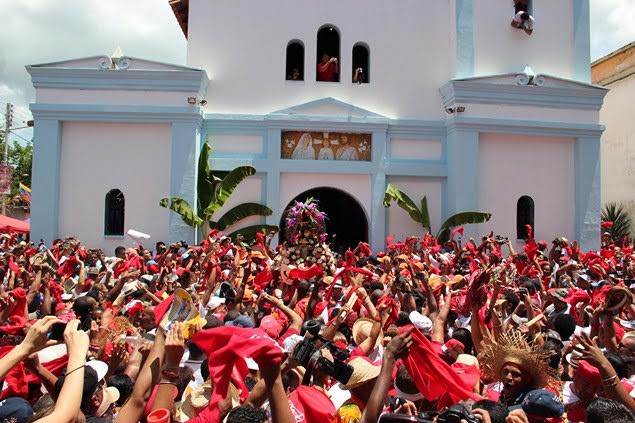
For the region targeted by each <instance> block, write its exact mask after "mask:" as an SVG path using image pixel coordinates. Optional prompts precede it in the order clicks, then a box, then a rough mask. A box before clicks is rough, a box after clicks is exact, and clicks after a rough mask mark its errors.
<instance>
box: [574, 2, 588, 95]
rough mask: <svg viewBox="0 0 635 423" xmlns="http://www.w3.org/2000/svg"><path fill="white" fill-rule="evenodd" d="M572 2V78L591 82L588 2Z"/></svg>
mask: <svg viewBox="0 0 635 423" xmlns="http://www.w3.org/2000/svg"><path fill="white" fill-rule="evenodd" d="M572 1H573V78H574V79H575V80H577V81H580V82H586V83H590V82H591V34H590V31H591V25H590V17H589V0H572Z"/></svg>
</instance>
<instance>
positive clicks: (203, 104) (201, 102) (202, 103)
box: [198, 100, 207, 107]
mask: <svg viewBox="0 0 635 423" xmlns="http://www.w3.org/2000/svg"><path fill="white" fill-rule="evenodd" d="M198 104H199V106H203V107H205V105H206V104H207V100H201V101H199V102H198Z"/></svg>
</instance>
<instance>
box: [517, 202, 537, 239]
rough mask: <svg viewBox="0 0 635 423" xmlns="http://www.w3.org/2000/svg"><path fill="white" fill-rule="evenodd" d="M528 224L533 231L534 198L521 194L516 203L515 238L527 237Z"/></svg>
mask: <svg viewBox="0 0 635 423" xmlns="http://www.w3.org/2000/svg"><path fill="white" fill-rule="evenodd" d="M525 225H530V226H531V228H532V230H534V231H535V226H534V199H533V198H531V197H529V196H527V195H523V196H522V197H520V198H519V199H518V203H517V204H516V238H517V239H527V227H526V226H525Z"/></svg>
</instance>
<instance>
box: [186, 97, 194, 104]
mask: <svg viewBox="0 0 635 423" xmlns="http://www.w3.org/2000/svg"><path fill="white" fill-rule="evenodd" d="M187 104H191V105H195V104H196V97H188V98H187Z"/></svg>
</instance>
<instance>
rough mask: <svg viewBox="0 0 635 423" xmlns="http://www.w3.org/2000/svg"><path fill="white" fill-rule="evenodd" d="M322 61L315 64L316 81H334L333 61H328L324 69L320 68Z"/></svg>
mask: <svg viewBox="0 0 635 423" xmlns="http://www.w3.org/2000/svg"><path fill="white" fill-rule="evenodd" d="M323 66H324V65H323V64H322V62H320V63H318V64H317V75H318V81H325V82H335V63H333V62H330V63H329V64H328V66H327V67H326V70H322V67H323Z"/></svg>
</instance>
